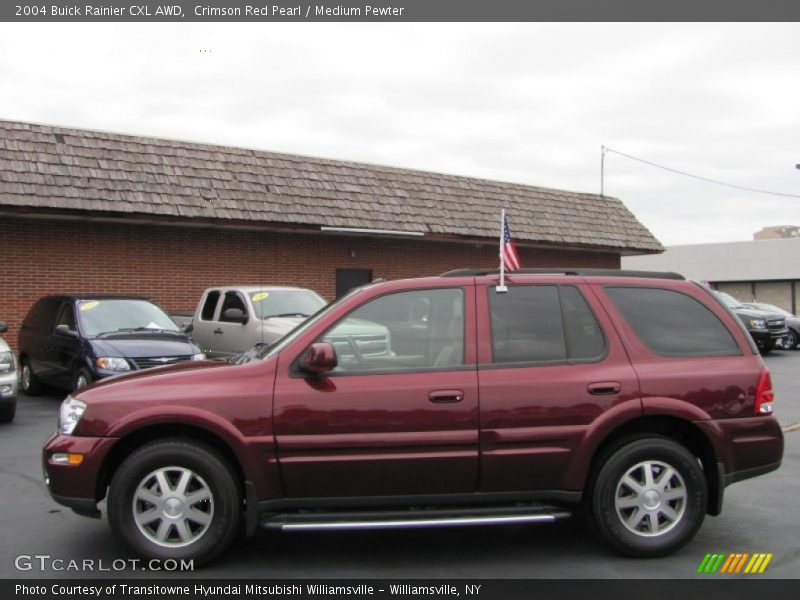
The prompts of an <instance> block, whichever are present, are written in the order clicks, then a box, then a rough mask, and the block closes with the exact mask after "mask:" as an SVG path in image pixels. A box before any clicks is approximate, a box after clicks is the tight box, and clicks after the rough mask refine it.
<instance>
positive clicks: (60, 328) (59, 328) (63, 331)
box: [56, 324, 78, 338]
mask: <svg viewBox="0 0 800 600" xmlns="http://www.w3.org/2000/svg"><path fill="white" fill-rule="evenodd" d="M56 335H63V336H64V337H71V338H76V337H78V332H77V331H72V329H70V328H69V327H67V326H66V325H63V324H62V325H56Z"/></svg>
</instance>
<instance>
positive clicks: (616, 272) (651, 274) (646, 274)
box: [440, 267, 686, 279]
mask: <svg viewBox="0 0 800 600" xmlns="http://www.w3.org/2000/svg"><path fill="white" fill-rule="evenodd" d="M499 274H500V269H455V270H453V271H447V272H446V273H442V274H441V275H440V277H482V276H485V275H499ZM506 275H510V276H514V275H578V276H581V275H582V276H586V277H590V276H597V277H641V278H643V279H686V278H685V277H684V276H683V275H681V274H679V273H672V272H670V271H628V270H625V269H592V268H581V267H578V268H574V269H572V268H569V269H559V268H557V267H554V268H536V269H519V270H517V271H512V272H508V271H506Z"/></svg>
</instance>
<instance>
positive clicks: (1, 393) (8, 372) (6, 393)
mask: <svg viewBox="0 0 800 600" xmlns="http://www.w3.org/2000/svg"><path fill="white" fill-rule="evenodd" d="M6 331H8V326H7V325H6V324H5V323H3V322H2V321H0V333H5V332H6ZM18 387H19V373H18V372H17V358H16V356H14V353H13V352H12V351H11V348H9V347H8V344H6V341H5V340H4V339H3V338H1V337H0V423H10V422H11V421H13V420H14V414H15V413H16V412H17V388H18Z"/></svg>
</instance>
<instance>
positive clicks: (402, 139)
mask: <svg viewBox="0 0 800 600" xmlns="http://www.w3.org/2000/svg"><path fill="white" fill-rule="evenodd" d="M201 50H206V51H205V52H201ZM0 118H3V119H11V120H20V121H31V122H38V123H47V124H55V125H64V126H71V127H78V128H81V127H83V128H91V129H101V130H107V131H115V132H122V133H132V134H142V135H155V136H160V137H168V138H177V139H185V140H193V141H202V142H211V143H219V144H225V145H235V146H243V147H248V148H258V149H264V150H273V151H279V152H290V153H299V154H308V155H314V156H323V157H330V158H338V159H347V160H356V161H364V162H369V163H377V164H386V165H393V166H402V167H410V168H418V169H424V170H431V171H441V172H446V173H455V174H460V175H469V176H475V177H485V178H490V179H499V180H504V181H513V182H520V183H527V184H531V185H538V186H545V187H554V188H562V189H567V190H574V191H585V192H595V193H596V192H599V189H600V146H601V145H603V144H605V145H606V146H610V147H611V148H614V149H616V150H619V151H621V152H624V153H626V154H631V155H635V156H639V157H641V158H644V159H646V160H649V161H653V162H657V163H662V164H664V165H667V166H670V167H672V168H675V169H679V170H684V171H690V172H693V173H696V174H698V175H701V176H705V177H710V178H714V179H719V180H723V181H727V182H730V183H734V184H737V185H742V186H748V187H755V188H763V189H767V190H773V191H777V192H784V193H789V194H797V195H800V170H798V169H796V168H795V165H796V164H797V163H800V25H798V24H795V23H790V24H744V25H738V24H689V25H685V24H601V23H600V24H510V25H505V24H496V25H485V24H390V25H373V24H318V23H297V24H294V23H285V24H266V23H264V24H260V23H259V24H185V23H181V24H155V25H153V24H135V23H134V24H119V25H117V24H114V25H112V24H93V25H84V24H78V25H71V24H8V23H3V24H0ZM605 189H606V193H607V194H610V195H613V196H617V197H619V198H621V199H622V200H623V201H624V202H625V203H626V205H627V206H628V207H629V208H630V209H631V210H632V211H633V213H634V214H635V215H636V216H637V217H638V218H639V219H640V220H641V221H642V222H643V223H644V224H645V225H646V226H647V227H649V228H650V229H651V230H652V231H653V233H654V234H655V235H656V236H657V237H658V238H659V239H660V240H661V241H662V242H663V243H664V244H666V245H672V244H685V243H696V242H713V241H732V240H746V239H752V234H753V232H754V231H756V230H758V229H760V228H761V227H763V226H765V225H784V224H797V225H800V198H786V197H778V196H770V195H766V194H756V193H751V192H743V191H737V190H733V189H727V188H724V187H719V186H715V185H711V184H707V183H703V182H700V181H695V180H692V179H689V178H686V177H681V176H678V175H674V174H671V173H667V172H664V171H660V170H657V169H654V168H652V167H649V166H646V165H643V164H640V163H636V162H633V161H630V160H628V159H625V158H622V157H620V156H617V155H612V154H609V155H607V157H606V179H605ZM511 225H512V231H513V215H512V222H511Z"/></svg>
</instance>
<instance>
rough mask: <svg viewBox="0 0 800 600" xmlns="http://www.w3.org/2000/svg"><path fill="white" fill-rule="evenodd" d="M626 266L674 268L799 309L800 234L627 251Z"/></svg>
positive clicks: (745, 295) (746, 297)
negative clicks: (635, 253) (643, 252)
mask: <svg viewBox="0 0 800 600" xmlns="http://www.w3.org/2000/svg"><path fill="white" fill-rule="evenodd" d="M622 267H623V268H625V269H642V270H645V271H675V272H677V273H680V274H681V275H683V276H684V277H686V278H687V279H695V280H698V281H707V282H709V283H711V284H713V285H714V287H716V288H717V289H719V290H721V291H724V292H727V293H729V294H730V295H731V296H734V297H735V298H738V299H739V300H740V301H742V302H752V301H753V299H754V298H755V300H756V301H757V302H766V303H768V304H775V305H777V306H780V307H781V308H783V309H784V310H788V311H789V312H792V313H795V314H796V313H797V311H798V310H799V309H800V306H798V291H800V238H792V239H788V238H787V239H770V240H766V239H765V240H762V241H752V242H727V243H721V244H688V245H685V246H671V247H669V248H667V249H666V251H665V252H664V253H663V254H652V255H644V256H626V257H623V258H622Z"/></svg>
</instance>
